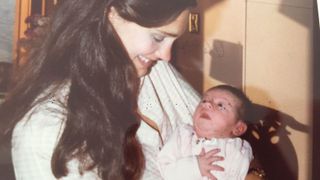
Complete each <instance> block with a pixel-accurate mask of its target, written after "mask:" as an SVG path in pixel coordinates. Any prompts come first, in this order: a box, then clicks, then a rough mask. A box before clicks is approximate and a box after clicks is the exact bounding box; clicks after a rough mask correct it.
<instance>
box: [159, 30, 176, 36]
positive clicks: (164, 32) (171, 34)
mask: <svg viewBox="0 0 320 180" xmlns="http://www.w3.org/2000/svg"><path fill="white" fill-rule="evenodd" d="M159 32H160V33H162V34H165V35H167V36H171V37H178V36H179V35H178V34H176V33H170V32H166V31H161V30H159Z"/></svg>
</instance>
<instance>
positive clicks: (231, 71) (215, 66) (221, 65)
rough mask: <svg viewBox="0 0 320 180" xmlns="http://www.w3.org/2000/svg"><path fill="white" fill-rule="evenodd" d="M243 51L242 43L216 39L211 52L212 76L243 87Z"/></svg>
mask: <svg viewBox="0 0 320 180" xmlns="http://www.w3.org/2000/svg"><path fill="white" fill-rule="evenodd" d="M242 52H243V47H242V45H241V44H236V43H232V42H227V41H223V40H214V41H213V42H212V48H211V50H210V52H209V55H210V56H211V67H210V76H211V77H212V78H214V79H216V80H219V81H221V82H224V83H226V84H230V85H233V86H235V87H238V88H240V89H241V88H242V79H243V78H242V72H243V68H242V64H243V60H242Z"/></svg>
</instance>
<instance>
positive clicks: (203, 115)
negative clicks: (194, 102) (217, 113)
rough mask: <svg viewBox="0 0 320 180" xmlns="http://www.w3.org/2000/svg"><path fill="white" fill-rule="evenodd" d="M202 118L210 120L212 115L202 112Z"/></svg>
mask: <svg viewBox="0 0 320 180" xmlns="http://www.w3.org/2000/svg"><path fill="white" fill-rule="evenodd" d="M200 118H202V119H206V120H210V116H209V114H208V113H202V114H201V115H200Z"/></svg>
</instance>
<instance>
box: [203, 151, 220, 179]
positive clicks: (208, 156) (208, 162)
mask: <svg viewBox="0 0 320 180" xmlns="http://www.w3.org/2000/svg"><path fill="white" fill-rule="evenodd" d="M219 152H220V149H213V150H210V151H208V152H205V150H204V149H202V150H201V153H200V154H199V155H198V156H197V159H198V164H199V169H200V173H201V175H202V176H206V177H208V178H209V179H211V180H216V179H217V178H216V177H214V176H213V175H212V174H211V171H224V169H223V167H221V166H218V165H215V164H213V163H214V162H217V161H222V160H223V159H224V158H223V157H222V156H218V155H217V153H219Z"/></svg>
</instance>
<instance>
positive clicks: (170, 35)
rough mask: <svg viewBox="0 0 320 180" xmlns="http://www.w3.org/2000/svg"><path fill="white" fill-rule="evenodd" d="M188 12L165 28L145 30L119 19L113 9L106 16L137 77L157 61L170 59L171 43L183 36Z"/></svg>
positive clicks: (144, 73) (142, 74)
mask: <svg viewBox="0 0 320 180" xmlns="http://www.w3.org/2000/svg"><path fill="white" fill-rule="evenodd" d="M188 13H189V11H188V10H185V11H183V12H182V13H181V14H180V15H179V17H178V18H177V19H176V20H174V21H173V22H171V23H170V24H167V25H165V26H161V27H157V28H146V27H143V26H140V25H138V24H136V23H134V22H131V21H127V20H125V19H123V18H122V17H120V16H119V15H118V13H117V12H116V10H115V9H114V8H111V11H110V13H109V15H108V18H109V20H110V22H111V23H112V25H113V27H114V29H115V31H116V32H117V33H118V35H119V37H120V39H121V41H122V43H123V45H124V47H125V48H126V50H127V52H128V54H129V56H130V58H131V60H132V62H133V64H134V66H135V67H136V69H137V72H138V75H139V77H142V76H144V75H146V74H148V72H149V71H150V69H151V67H152V66H153V65H154V64H155V63H156V62H157V61H158V60H164V61H169V60H170V59H171V48H172V44H173V42H174V41H175V40H176V39H177V38H178V37H179V36H181V35H182V34H183V32H184V31H185V28H186V25H187V22H188Z"/></svg>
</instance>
